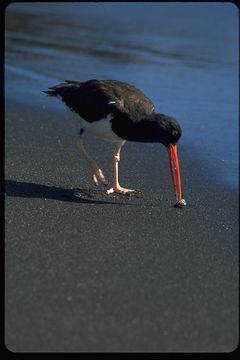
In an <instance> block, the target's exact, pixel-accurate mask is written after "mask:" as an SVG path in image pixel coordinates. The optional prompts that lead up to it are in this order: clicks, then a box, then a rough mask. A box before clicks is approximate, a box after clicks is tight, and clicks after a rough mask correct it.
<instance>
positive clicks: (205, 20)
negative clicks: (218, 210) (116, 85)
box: [5, 3, 239, 188]
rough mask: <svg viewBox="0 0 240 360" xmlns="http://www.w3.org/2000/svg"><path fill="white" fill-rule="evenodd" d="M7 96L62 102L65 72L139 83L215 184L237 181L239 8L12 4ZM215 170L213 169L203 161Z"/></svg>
mask: <svg viewBox="0 0 240 360" xmlns="http://www.w3.org/2000/svg"><path fill="white" fill-rule="evenodd" d="M5 20H6V23H5V27H6V32H5V99H6V103H8V102H11V101H12V100H15V101H18V102H21V103H25V104H26V105H29V104H33V105H36V106H40V107H41V108H44V109H46V111H47V109H53V108H54V107H56V109H58V110H62V109H63V107H62V104H61V103H60V102H57V101H53V100H52V99H49V98H47V97H45V95H44V94H43V93H42V92H41V90H45V89H47V88H48V86H51V85H55V84H56V83H58V82H59V81H62V80H65V79H72V80H87V79H91V78H98V79H118V80H122V81H127V82H129V83H132V84H134V85H135V86H137V87H139V88H141V89H142V90H143V92H144V93H145V94H146V95H147V96H148V97H150V98H151V99H152V100H153V102H154V103H155V105H156V110H157V111H158V112H161V113H165V114H169V115H172V116H174V117H176V118H177V119H178V120H179V122H180V123H181V125H182V128H183V137H182V139H181V143H182V144H184V145H185V148H187V146H188V144H190V145H191V147H189V148H192V146H194V147H195V149H196V151H197V153H198V154H199V156H200V157H202V158H203V159H206V172H208V176H210V177H211V178H212V180H213V181H214V182H216V183H221V184H224V185H226V186H228V187H231V188H237V187H238V101H239V94H238V10H237V7H236V6H235V5H233V4H232V3H25V4H24V3H22V4H20V3H15V4H14V3H13V4H11V5H9V6H8V7H7V9H6V18H5ZM212 167H213V168H214V169H217V171H216V170H214V171H211V168H212Z"/></svg>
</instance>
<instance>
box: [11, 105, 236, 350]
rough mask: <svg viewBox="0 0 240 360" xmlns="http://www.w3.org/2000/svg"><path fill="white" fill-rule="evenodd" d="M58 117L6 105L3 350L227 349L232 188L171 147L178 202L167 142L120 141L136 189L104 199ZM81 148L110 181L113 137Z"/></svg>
mask: <svg viewBox="0 0 240 360" xmlns="http://www.w3.org/2000/svg"><path fill="white" fill-rule="evenodd" d="M59 115H60V114H59V113H55V114H54V112H48V111H46V110H44V109H37V108H34V107H30V106H22V105H20V104H16V103H10V104H8V106H7V108H6V138H5V146H6V160H5V166H6V203H5V216H6V225H5V227H6V228H5V231H6V345H7V347H8V348H9V349H10V350H11V351H14V352H21V351H28V352H31V351H37V352H42V351H43V352H44V351H50V352H51V351H53V352H63V351H70V352H84V351H86V352H110V351H112V352H145V351H146V352H154V351H157V352H167V351H170V352H171V351H173V352H175V351H177V352H181V351H183V352H185V351H187V352H189V351H193V352H201V351H204V352H205V351H209V352H215V351H220V352H221V351H223V352H225V351H227V352H228V351H231V350H233V349H234V348H235V347H236V345H237V341H238V334H237V330H238V321H237V319H238V310H237V309H238V289H237V283H238V282H237V273H238V258H237V254H238V236H237V232H238V222H237V212H238V204H237V202H238V201H237V192H235V191H228V190H226V189H224V188H222V187H220V186H213V185H211V184H209V182H208V181H207V179H204V177H203V176H202V178H201V173H200V172H199V171H198V170H197V167H198V166H200V168H201V167H202V166H204V164H203V163H201V161H200V160H199V161H198V162H195V161H194V159H195V155H194V153H192V157H190V156H189V155H188V154H189V152H188V149H187V147H186V146H185V147H184V146H183V147H181V145H179V153H180V159H181V165H182V166H181V168H182V176H183V186H184V190H185V197H186V200H187V202H188V206H187V207H186V208H184V209H176V208H174V207H173V205H174V196H173V194H172V188H171V183H170V175H169V170H168V167H167V155H166V154H165V149H164V148H163V147H161V146H159V153H157V154H156V152H155V149H153V148H152V147H151V145H148V144H137V143H135V144H134V143H127V144H126V145H125V148H124V149H123V151H122V160H121V165H120V168H121V179H122V182H123V183H124V184H126V185H127V186H136V187H137V188H138V189H139V190H141V192H142V195H141V196H139V197H132V198H126V197H123V196H119V195H115V196H114V195H112V196H109V195H106V194H105V191H106V190H105V189H104V188H101V187H100V188H96V187H94V185H92V184H91V180H90V174H89V171H88V168H87V166H86V164H85V163H84V160H82V159H81V158H80V157H79V154H78V153H77V151H76V150H75V149H74V146H73V143H72V139H73V136H74V134H75V132H76V130H77V128H78V126H77V123H76V122H75V121H74V120H69V118H67V117H66V116H62V117H60V116H59ZM86 144H87V146H88V148H89V150H90V151H91V153H92V154H96V155H98V156H97V158H98V159H101V165H102V168H103V169H104V170H105V172H106V174H108V176H109V178H110V175H111V170H112V169H111V166H112V163H111V151H109V150H112V147H111V145H109V144H105V143H104V142H101V141H99V140H98V141H92V140H90V138H89V139H88V140H87V139H86ZM143 148H144V149H143ZM138 150H141V157H137V155H136V154H139V151H138ZM143 150H144V151H143ZM143 169H144V171H143Z"/></svg>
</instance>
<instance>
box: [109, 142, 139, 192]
mask: <svg viewBox="0 0 240 360" xmlns="http://www.w3.org/2000/svg"><path fill="white" fill-rule="evenodd" d="M123 144H124V143H119V144H117V146H116V148H115V150H114V153H113V165H114V173H113V187H111V188H110V189H109V190H107V194H112V193H120V194H130V193H134V192H136V190H133V189H125V188H123V187H122V186H120V185H119V181H118V163H119V161H120V152H121V148H122V145H123Z"/></svg>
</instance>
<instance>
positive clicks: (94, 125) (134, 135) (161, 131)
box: [44, 79, 186, 207]
mask: <svg viewBox="0 0 240 360" xmlns="http://www.w3.org/2000/svg"><path fill="white" fill-rule="evenodd" d="M44 92H45V93H47V94H48V95H51V96H56V97H59V98H60V99H61V100H62V101H63V102H64V103H65V104H66V105H67V106H68V107H69V108H70V110H72V111H73V112H75V113H77V114H78V115H79V117H80V119H79V120H80V124H81V128H80V131H79V134H78V135H77V137H76V138H75V144H76V146H77V148H78V149H79V150H80V151H81V153H82V154H83V155H84V157H85V158H86V160H87V161H88V163H89V165H90V167H91V171H92V179H93V181H94V183H95V184H98V181H101V182H103V183H106V179H105V176H104V174H103V172H102V170H101V169H100V168H99V166H98V165H97V163H96V162H95V161H94V160H93V159H92V157H91V156H90V155H89V154H88V153H87V151H86V150H85V148H84V146H83V143H82V135H83V134H84V132H85V131H86V132H90V133H93V134H95V135H97V136H98V137H100V138H102V139H104V140H107V141H110V142H113V143H115V144H116V147H115V150H114V153H113V161H114V180H113V186H112V187H111V188H110V189H109V190H107V193H108V194H110V193H114V192H115V193H121V194H131V193H134V192H136V190H133V189H126V188H124V187H122V186H120V185H119V181H118V162H119V160H120V151H121V147H122V145H123V144H124V142H125V141H126V140H128V141H138V142H152V143H162V144H163V145H165V146H166V148H167V151H168V155H169V163H170V171H171V176H172V181H173V186H174V191H175V196H176V199H177V206H179V207H181V206H184V205H186V202H185V200H184V199H182V190H181V178H180V170H179V164H178V155H177V145H176V143H177V141H178V140H179V138H180V137H181V132H182V131H181V127H180V125H179V124H178V122H177V121H176V120H175V119H174V118H173V117H170V116H167V115H164V114H157V113H155V111H154V105H153V103H152V102H151V101H150V100H149V99H148V98H147V97H146V96H145V95H144V94H143V93H142V92H141V91H140V90H138V89H137V88H135V87H134V86H132V85H129V84H127V83H125V82H121V81H117V80H95V79H94V80H89V81H86V82H79V81H71V80H65V82H63V83H60V84H59V85H56V86H53V87H50V88H49V91H44Z"/></svg>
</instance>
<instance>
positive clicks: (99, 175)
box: [92, 169, 108, 186]
mask: <svg viewBox="0 0 240 360" xmlns="http://www.w3.org/2000/svg"><path fill="white" fill-rule="evenodd" d="M92 180H93V182H94V184H95V185H98V182H99V181H101V182H102V183H103V184H104V185H105V186H107V185H108V182H107V180H106V178H105V176H104V175H103V172H102V170H101V169H95V170H94V171H93V172H92Z"/></svg>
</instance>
